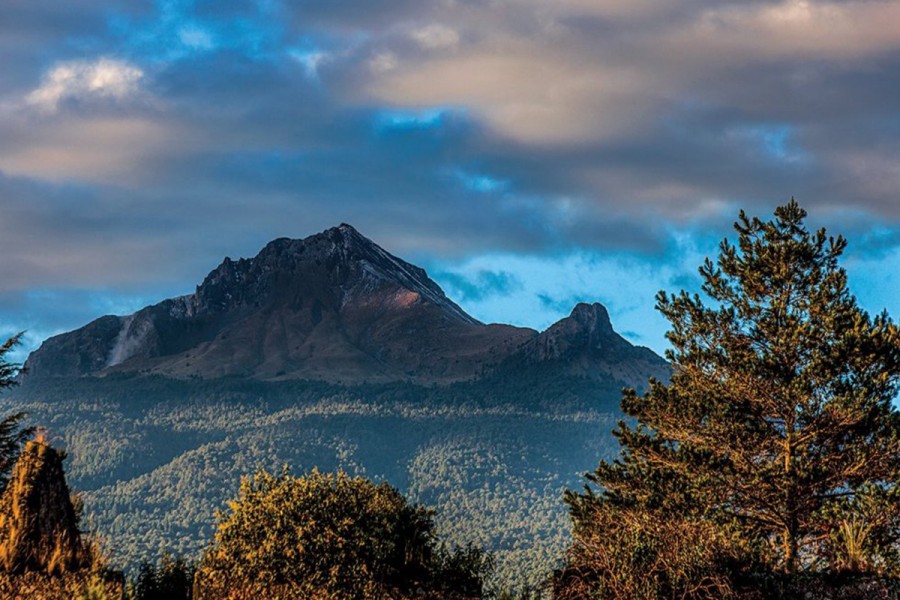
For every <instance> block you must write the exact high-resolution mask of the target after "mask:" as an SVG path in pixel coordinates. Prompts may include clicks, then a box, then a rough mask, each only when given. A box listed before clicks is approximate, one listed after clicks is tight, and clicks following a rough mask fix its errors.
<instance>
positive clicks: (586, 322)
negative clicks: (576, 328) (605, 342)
mask: <svg viewBox="0 0 900 600" xmlns="http://www.w3.org/2000/svg"><path fill="white" fill-rule="evenodd" d="M567 319H570V320H572V321H574V322H575V323H578V324H579V325H580V326H581V328H582V329H584V330H587V331H591V332H596V333H599V334H601V335H612V334H613V333H614V331H613V328H612V323H611V322H610V320H609V312H608V311H607V310H606V307H605V306H603V305H602V304H600V303H599V302H594V303H593V304H587V303H586V302H579V303H578V304H576V305H575V308H573V309H572V313H571V314H570V315H569V316H568V318H567Z"/></svg>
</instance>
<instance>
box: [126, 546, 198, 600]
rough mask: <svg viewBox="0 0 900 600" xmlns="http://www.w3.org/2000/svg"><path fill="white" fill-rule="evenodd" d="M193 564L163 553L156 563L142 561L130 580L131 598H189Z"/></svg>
mask: <svg viewBox="0 0 900 600" xmlns="http://www.w3.org/2000/svg"><path fill="white" fill-rule="evenodd" d="M193 581H194V565H193V564H191V563H189V562H187V561H185V560H184V559H183V558H173V557H172V556H170V555H169V554H165V555H164V556H163V557H162V560H160V562H159V564H158V565H153V564H150V563H146V562H145V563H143V564H142V565H141V566H140V568H139V569H138V575H137V577H136V578H135V579H134V580H133V581H132V586H131V587H132V594H131V599H132V600H190V599H191V591H192V589H191V588H192V584H193Z"/></svg>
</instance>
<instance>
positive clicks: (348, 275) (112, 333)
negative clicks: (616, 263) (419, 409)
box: [26, 224, 668, 385]
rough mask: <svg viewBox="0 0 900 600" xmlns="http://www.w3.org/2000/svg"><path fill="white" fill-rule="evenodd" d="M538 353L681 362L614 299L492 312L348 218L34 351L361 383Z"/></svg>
mask: <svg viewBox="0 0 900 600" xmlns="http://www.w3.org/2000/svg"><path fill="white" fill-rule="evenodd" d="M536 365H540V366H544V367H548V368H551V369H555V370H559V371H560V372H564V373H566V374H568V375H573V374H574V375H578V376H585V377H596V376H602V377H608V376H612V377H614V378H615V379H618V380H621V381H622V382H623V383H625V384H628V385H642V384H643V383H645V382H646V379H647V377H648V376H650V375H652V376H656V377H666V376H667V374H668V365H667V364H666V363H665V362H664V361H663V360H662V359H661V358H659V357H658V356H656V355H655V354H653V353H652V352H651V351H650V350H648V349H646V348H639V347H635V346H632V345H631V344H630V343H629V342H628V341H626V340H625V339H624V338H622V337H621V336H619V335H618V334H616V333H615V332H614V331H613V329H612V325H611V323H610V321H609V315H608V314H607V312H606V309H605V308H604V307H603V306H601V305H600V304H594V305H588V304H579V305H578V306H576V307H575V309H574V310H573V312H572V314H571V315H570V316H569V317H567V318H565V319H562V320H561V321H559V322H558V323H556V324H554V325H553V326H551V327H550V328H549V329H547V330H546V331H544V332H537V331H534V330H532V329H527V328H521V327H514V326H511V325H502V324H490V325H486V324H483V323H480V322H479V321H478V320H476V319H474V318H473V317H471V316H470V315H468V314H466V312H465V311H463V310H462V309H461V308H460V307H459V306H458V305H457V304H455V303H454V302H453V301H452V300H450V299H449V298H448V297H447V296H446V294H444V292H443V290H442V289H441V288H440V286H439V285H438V284H437V283H435V282H434V281H433V280H432V279H431V278H430V277H428V274H427V273H426V272H425V271H424V270H423V269H421V268H419V267H417V266H415V265H412V264H410V263H408V262H406V261H404V260H402V259H400V258H398V257H396V256H394V255H392V254H390V253H389V252H387V251H385V250H384V249H383V248H381V247H380V246H378V245H377V244H375V243H374V242H372V241H371V240H369V239H367V238H366V237H364V236H363V235H361V234H360V233H359V232H358V231H357V230H356V229H354V228H353V227H352V226H350V225H347V224H341V225H340V226H338V227H334V228H331V229H328V230H326V231H324V232H322V233H319V234H316V235H312V236H309V237H307V238H305V239H300V240H293V239H288V238H280V239H276V240H274V241H272V242H270V243H269V244H267V245H266V246H265V247H264V248H263V249H262V250H261V251H260V252H259V254H257V256H256V257H254V258H251V259H245V258H242V259H239V260H232V259H230V258H225V260H224V261H223V262H222V263H221V264H220V265H219V266H218V267H216V268H215V269H214V270H213V271H211V272H210V273H209V275H207V276H206V278H205V279H204V280H203V282H202V283H201V284H200V285H198V286H197V288H196V290H195V292H194V293H193V294H189V295H185V296H181V297H178V298H173V299H169V300H164V301H163V302H160V303H158V304H156V305H153V306H148V307H146V308H144V309H142V310H140V311H138V312H136V313H135V314H133V315H129V316H125V317H118V316H105V317H101V318H99V319H97V320H95V321H93V322H92V323H89V324H88V325H86V326H84V327H82V328H80V329H77V330H75V331H72V332H69V333H65V334H62V335H59V336H56V337H53V338H50V339H49V340H47V341H46V342H45V343H44V344H43V345H42V346H41V347H40V348H39V349H38V350H36V351H35V352H33V353H32V355H31V356H30V357H29V359H28V361H27V362H26V368H27V372H28V373H29V375H28V377H30V378H35V379H41V378H52V377H82V376H88V375H89V376H104V375H108V374H111V373H117V372H128V373H136V374H141V375H163V376H166V377H172V378H203V379H208V378H218V377H250V378H254V379H260V380H283V379H311V380H320V381H329V382H336V383H350V384H355V383H365V382H390V381H413V382H416V383H441V384H443V383H451V382H455V381H470V380H474V379H478V378H480V377H483V376H485V375H490V374H496V373H498V372H509V371H515V370H516V369H523V368H534V367H535V366H536Z"/></svg>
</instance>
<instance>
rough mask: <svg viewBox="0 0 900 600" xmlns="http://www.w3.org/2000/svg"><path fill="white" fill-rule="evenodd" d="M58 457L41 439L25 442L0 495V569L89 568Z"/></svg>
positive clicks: (55, 571)
mask: <svg viewBox="0 0 900 600" xmlns="http://www.w3.org/2000/svg"><path fill="white" fill-rule="evenodd" d="M62 459H63V456H62V455H61V454H60V453H59V452H57V451H56V450H54V449H53V448H51V447H50V446H48V445H47V444H45V443H43V442H42V441H41V440H32V441H30V442H28V443H27V444H26V445H25V448H24V449H23V451H22V454H21V455H20V456H19V459H18V460H17V461H16V465H15V468H14V469H13V476H12V479H11V481H10V484H9V485H8V486H7V488H6V490H5V491H4V493H3V496H2V497H0V569H2V570H4V571H6V572H9V573H24V572H27V571H43V572H47V573H50V574H63V573H69V572H74V571H78V570H80V569H83V568H86V567H90V566H91V562H90V560H91V557H92V554H91V552H90V550H89V548H88V547H87V546H86V545H85V544H84V542H83V541H82V538H81V532H80V531H79V529H78V515H77V512H76V510H75V506H74V505H73V503H72V499H71V495H70V493H69V488H68V486H67V485H66V481H65V475H64V474H63V467H62Z"/></svg>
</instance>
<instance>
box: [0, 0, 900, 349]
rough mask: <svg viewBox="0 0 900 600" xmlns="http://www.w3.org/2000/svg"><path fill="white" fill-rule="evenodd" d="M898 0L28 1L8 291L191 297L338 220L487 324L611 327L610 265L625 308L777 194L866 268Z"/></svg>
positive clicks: (10, 173)
mask: <svg viewBox="0 0 900 600" xmlns="http://www.w3.org/2000/svg"><path fill="white" fill-rule="evenodd" d="M898 6H900V5H898V4H897V3H895V2H882V1H871V0H858V1H857V0H841V1H833V2H825V1H808V2H799V1H794V0H747V1H740V2H738V1H736V0H726V1H725V2H718V3H711V2H708V1H705V0H628V1H626V0H609V1H604V2H597V1H593V0H553V1H550V0H491V1H481V0H465V1H446V0H421V1H413V0H373V1H372V2H369V3H365V5H364V6H362V5H360V3H359V2H351V1H349V0H327V1H326V0H298V1H297V2H290V3H288V2H281V1H279V0H275V1H267V2H254V3H208V2H189V1H187V0H167V1H166V2H159V3H144V2H134V3H132V2H122V3H116V4H115V5H113V4H110V3H107V2H105V1H104V0H85V2H80V3H78V8H77V9H75V8H67V7H65V6H56V5H55V4H53V3H50V2H47V1H46V0H35V1H34V2H28V3H17V4H15V6H11V7H9V10H6V11H5V12H4V18H3V19H2V20H0V62H2V64H3V65H4V68H3V69H0V206H2V219H0V236H2V237H3V239H4V241H5V242H6V244H7V247H8V248H9V250H7V252H6V254H5V256H4V261H3V264H2V265H0V276H2V277H3V280H4V281H5V284H4V285H5V287H4V288H3V291H5V292H6V293H19V294H24V293H26V292H27V291H28V290H30V289H58V290H62V291H64V290H66V289H70V288H75V287H80V288H83V287H85V286H88V287H92V288H97V289H104V290H107V293H108V294H109V295H110V296H111V297H112V296H115V297H125V296H128V295H129V294H134V293H137V292H135V289H136V288H140V287H141V285H142V284H141V281H142V280H145V281H147V282H150V283H147V284H146V286H147V287H146V288H142V289H141V290H139V291H140V293H141V294H145V293H146V294H147V295H152V294H153V293H154V290H162V289H166V290H170V289H178V290H181V291H185V290H190V289H191V288H192V286H193V285H194V284H195V283H196V281H197V280H198V279H199V278H200V277H202V275H203V274H205V272H206V270H208V269H209V268H211V266H213V265H214V264H216V263H217V262H218V260H220V259H221V257H222V256H224V255H226V254H228V255H232V256H248V255H253V254H255V252H256V251H257V250H258V249H259V247H261V246H262V245H263V244H264V243H265V242H266V241H268V240H269V239H272V238H274V237H278V236H291V237H301V236H303V235H308V234H310V233H314V232H316V231H318V230H321V229H324V228H326V227H329V226H332V225H334V224H336V223H339V222H341V221H347V222H351V223H353V224H354V225H356V226H358V227H359V228H360V229H361V230H362V231H363V233H365V234H367V235H369V236H371V237H372V238H373V239H375V240H376V241H378V242H379V243H381V244H383V245H384V246H385V247H387V248H388V249H390V250H392V251H394V252H396V253H398V254H401V255H403V256H405V257H408V258H410V259H412V260H415V261H417V262H424V263H428V264H429V265H437V264H439V265H440V269H439V270H440V271H441V272H442V273H445V274H451V275H453V276H455V277H456V279H455V280H454V279H453V277H451V276H450V275H445V276H446V277H448V278H447V279H446V282H445V283H446V284H447V285H448V286H450V287H452V286H453V285H455V286H456V288H454V289H455V290H456V292H455V293H458V294H459V297H460V298H464V299H465V302H466V303H471V306H472V307H474V308H473V310H474V311H476V312H477V316H480V317H481V318H485V319H489V320H490V319H501V318H503V315H504V314H506V313H508V314H511V315H517V316H516V317H515V318H516V319H518V320H519V321H520V322H522V323H523V324H530V325H532V326H535V325H546V324H547V323H548V322H549V321H550V320H551V319H555V318H557V317H558V316H560V314H557V313H560V311H564V309H563V308H559V307H562V306H563V305H567V304H569V303H571V301H572V300H573V299H576V298H581V299H585V300H590V299H601V300H603V299H604V298H605V299H606V300H608V301H609V303H611V304H615V305H617V306H619V308H617V306H611V307H610V308H611V310H612V311H613V313H614V315H615V314H617V313H616V311H617V310H619V311H626V312H627V309H626V308H622V307H624V306H627V305H626V304H624V303H626V302H629V301H630V300H629V298H631V297H632V296H629V295H605V294H606V292H604V291H603V289H601V288H598V287H596V286H595V283H596V282H597V281H600V280H601V279H602V274H603V272H604V270H607V269H608V270H609V272H610V273H625V272H626V269H631V270H633V271H634V272H635V273H637V275H634V277H635V278H638V277H646V278H648V279H649V280H652V281H655V282H657V283H654V284H653V285H649V286H648V289H646V290H645V289H643V288H641V289H637V288H636V287H631V288H629V286H630V285H632V286H633V285H636V284H632V283H631V282H628V281H624V279H623V278H624V275H623V276H622V277H619V276H618V275H616V276H611V277H612V280H613V281H612V282H611V283H610V286H612V287H616V286H618V287H622V288H623V289H631V291H632V292H633V297H634V298H637V297H638V296H639V295H646V292H648V291H655V290H649V288H650V287H657V286H658V287H665V285H661V284H667V282H670V280H671V282H676V280H677V277H681V276H684V277H688V278H689V276H690V274H691V273H692V271H691V269H693V268H695V266H696V265H694V264H692V265H691V267H690V269H687V270H685V269H680V268H678V269H676V268H674V267H672V266H671V265H672V264H673V263H672V260H673V259H672V256H671V253H673V252H674V253H678V252H681V251H682V250H683V248H686V247H690V245H691V244H690V239H696V238H698V237H703V235H704V232H706V231H715V232H720V234H721V235H725V234H726V233H727V232H728V231H730V223H731V221H732V220H733V218H734V216H735V215H736V213H737V211H738V209H740V208H745V209H747V210H748V212H751V213H753V214H760V215H767V214H770V212H771V209H772V208H773V207H774V206H775V205H776V204H777V203H779V202H782V201H784V200H786V199H787V198H788V197H790V196H791V195H794V196H796V197H797V198H798V199H799V200H800V201H801V203H802V204H803V205H804V206H805V207H806V208H808V209H809V210H810V213H811V215H812V216H813V218H814V219H815V220H816V223H817V224H822V225H826V226H828V227H829V229H830V230H831V231H834V232H842V233H845V234H847V235H848V237H850V238H851V242H853V240H854V239H860V240H862V239H867V240H868V239H870V238H872V233H873V232H877V231H881V230H885V231H887V232H888V233H889V234H888V235H885V236H881V237H879V238H878V239H879V240H881V241H880V242H878V243H877V244H876V243H874V242H872V243H870V242H866V245H865V248H864V249H861V250H860V256H863V257H871V259H872V261H875V262H867V261H864V260H861V259H860V261H859V262H858V264H860V265H864V268H865V269H876V268H877V267H876V266H875V265H876V264H882V263H880V262H878V261H880V260H882V259H883V260H888V259H887V258H886V257H889V256H894V254H893V253H894V251H895V250H894V249H895V248H896V247H897V239H900V238H897V237H896V236H895V235H894V233H895V232H897V231H898V230H900V203H898V202H897V193H896V190H897V189H898V185H900V173H898V169H897V165H898V164H900V120H898V118H897V114H896V107H897V106H898V104H900V75H898V74H900V33H898V30H897V28H896V27H894V24H895V23H896V22H897V21H898V19H900V13H898V10H900V9H898ZM720 234H717V235H716V238H718V237H721V235H720ZM872 239H874V238H872ZM673 240H676V241H675V242H673ZM685 240H687V241H685ZM697 243H699V242H697ZM876 246H878V247H876ZM604 253H607V254H610V255H611V256H615V257H616V259H615V260H614V261H612V262H609V261H603V260H600V259H597V260H598V261H599V262H591V260H593V259H591V260H588V259H586V258H582V259H578V260H576V259H575V258H572V257H573V256H581V257H585V256H601V255H602V254H604ZM626 255H627V256H630V257H631V258H629V259H628V260H625V259H624V258H622V257H623V256H626ZM516 256H522V257H530V258H529V260H528V261H526V262H523V263H522V264H521V265H518V263H516V265H518V266H515V265H514V266H515V268H513V267H509V266H508V264H507V263H515V261H514V258H515V257H516ZM479 257H493V259H492V260H491V261H487V262H484V263H478V262H477V261H478V260H479ZM553 264H556V265H557V269H559V273H558V274H556V275H554V274H552V273H551V265H553ZM657 264H662V265H669V266H668V267H657V266H655V265H657ZM884 264H885V265H893V263H884ZM532 267H533V268H532ZM667 269H669V270H667ZM670 271H671V272H670ZM676 271H677V273H678V275H677V276H676V274H674V273H675V272H676ZM481 272H485V273H509V274H510V277H512V278H513V279H514V280H515V281H520V282H521V287H515V286H513V287H511V288H509V289H508V290H506V291H503V290H501V289H500V287H502V286H496V285H494V286H493V287H492V285H491V284H490V282H488V281H486V280H482V279H480V277H481V276H480V275H479V273H481ZM587 273H590V274H591V276H590V277H588V276H587V275H585V274H587ZM617 277H618V279H617ZM535 278H543V279H544V280H546V281H548V282H554V284H555V285H556V286H557V288H558V290H557V291H554V289H552V288H551V287H550V286H544V285H543V284H538V283H535V282H534V281H533V280H534V279H535ZM454 281H455V283H454ZM677 281H680V280H677ZM866 281H872V280H871V278H870V279H867V280H866ZM660 283H661V284H660ZM866 285H869V284H868V283H867V284H866ZM873 285H874V284H873ZM467 286H468V287H467ZM604 289H605V288H604ZM541 296H544V297H546V298H547V299H548V301H547V302H545V303H542V302H541V301H540V297H541ZM883 296H884V295H883V294H881V295H879V296H878V298H881V297H883ZM501 298H506V300H502V301H501V300H500V299H501ZM641 302H646V300H644V299H642V300H641ZM873 302H876V300H873ZM891 302H892V301H891V300H888V301H887V303H886V304H885V305H886V306H889V307H890V304H891ZM893 302H894V303H896V300H893ZM554 303H555V304H554ZM42 306H44V305H42ZM553 306H555V307H557V309H559V310H557V309H553V310H556V312H552V311H551V310H550V309H549V308H548V307H553ZM517 307H518V308H517ZM17 310H18V309H17ZM895 312H896V311H895ZM12 314H13V313H10V315H12ZM622 314H623V315H624V313H622ZM635 314H637V313H635ZM529 315H532V316H530V317H529ZM73 318H74V317H73ZM623 318H624V317H623ZM629 318H631V317H629ZM614 320H615V319H614ZM633 320H634V321H639V320H640V318H638V317H635V318H634V319H633ZM648 322H649V323H653V321H652V320H651V321H648ZM78 324H80V323H74V322H73V323H72V325H73V326H74V325H78ZM623 327H625V328H627V329H629V330H633V331H635V332H637V333H638V334H640V335H643V336H649V335H650V333H648V331H649V330H648V329H642V328H641V327H642V325H641V324H640V323H637V322H635V323H631V322H627V323H625V324H624V325H623ZM654 327H655V325H654ZM51 329H52V328H50V327H45V328H44V329H41V330H42V331H50V330H51ZM648 339H649V338H648Z"/></svg>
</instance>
